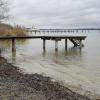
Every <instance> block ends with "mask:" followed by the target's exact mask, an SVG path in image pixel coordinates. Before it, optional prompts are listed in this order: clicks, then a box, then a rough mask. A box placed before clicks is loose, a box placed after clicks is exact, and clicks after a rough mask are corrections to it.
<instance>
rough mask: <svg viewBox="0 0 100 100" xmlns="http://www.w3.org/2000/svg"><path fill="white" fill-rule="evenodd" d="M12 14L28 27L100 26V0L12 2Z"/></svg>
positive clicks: (15, 0) (16, 20) (16, 21)
mask: <svg viewBox="0 0 100 100" xmlns="http://www.w3.org/2000/svg"><path fill="white" fill-rule="evenodd" d="M10 14H11V15H12V16H14V19H11V20H10V22H11V23H18V24H22V25H26V26H31V25H34V24H35V25H36V26H37V27H39V26H40V27H46V26H47V27H66V26H69V25H77V26H78V25H84V26H85V25H89V26H99V25H100V20H99V19H100V0H12V6H11V11H10Z"/></svg>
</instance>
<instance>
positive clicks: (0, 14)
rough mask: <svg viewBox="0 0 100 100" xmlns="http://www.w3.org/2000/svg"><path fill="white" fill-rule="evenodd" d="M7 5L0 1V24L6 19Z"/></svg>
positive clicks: (4, 1)
mask: <svg viewBox="0 0 100 100" xmlns="http://www.w3.org/2000/svg"><path fill="white" fill-rule="evenodd" d="M7 13H8V3H7V1H6V0H0V22H1V21H3V20H5V19H8V14H7Z"/></svg>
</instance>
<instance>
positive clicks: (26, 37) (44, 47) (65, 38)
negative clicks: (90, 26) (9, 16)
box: [0, 35, 86, 52]
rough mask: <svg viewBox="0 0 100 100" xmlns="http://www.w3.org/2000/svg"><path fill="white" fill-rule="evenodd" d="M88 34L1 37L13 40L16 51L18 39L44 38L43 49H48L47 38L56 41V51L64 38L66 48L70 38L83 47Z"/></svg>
mask: <svg viewBox="0 0 100 100" xmlns="http://www.w3.org/2000/svg"><path fill="white" fill-rule="evenodd" d="M85 38H86V36H66V35H65V36H62V35H61V36H60V35H57V36H20V37H18V36H13V37H0V40H3V39H4V40H8V39H9V40H12V52H13V51H16V39H42V40H43V51H45V50H46V40H53V41H55V51H58V42H59V41H61V40H62V39H64V40H65V50H67V47H68V42H67V41H68V40H70V41H71V42H72V43H73V44H74V46H75V47H76V46H80V47H82V45H83V44H82V40H85Z"/></svg>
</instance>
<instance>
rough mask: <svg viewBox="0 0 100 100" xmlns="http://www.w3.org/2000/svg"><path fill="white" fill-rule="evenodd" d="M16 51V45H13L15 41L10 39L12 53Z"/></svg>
mask: <svg viewBox="0 0 100 100" xmlns="http://www.w3.org/2000/svg"><path fill="white" fill-rule="evenodd" d="M15 51H16V43H15V39H12V52H15Z"/></svg>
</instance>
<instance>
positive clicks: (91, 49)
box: [0, 31, 100, 95]
mask: <svg viewBox="0 0 100 100" xmlns="http://www.w3.org/2000/svg"><path fill="white" fill-rule="evenodd" d="M79 33H81V35H87V36H88V37H87V39H86V40H85V41H84V44H85V47H84V48H82V49H80V48H74V47H73V44H71V42H70V41H68V51H67V52H65V48H64V40H62V41H60V42H59V51H58V52H55V42H54V41H47V42H46V52H43V50H42V40H40V39H37V40H35V39H33V40H27V41H20V42H19V41H17V46H16V48H17V50H16V53H13V54H12V52H11V41H9V42H8V41H4V42H2V41H1V42H0V47H1V51H2V52H1V55H2V56H4V57H6V58H7V59H8V60H9V62H13V63H14V64H16V65H17V66H19V67H20V68H21V69H23V70H24V71H25V72H28V73H42V74H45V75H48V76H50V77H52V78H53V79H56V80H59V81H63V83H64V84H65V85H67V86H69V87H70V88H72V89H73V90H75V91H81V92H82V93H83V92H84V91H85V92H84V93H89V92H92V93H93V94H94V93H96V94H99V95H100V32H97V31H89V32H84V33H82V32H79ZM79 33H63V34H64V35H70V34H71V35H75V34H79ZM38 34H39V35H40V33H37V35H38ZM42 34H43V33H41V35H42ZM50 34H53V35H55V34H58V33H45V35H50ZM59 34H60V33H59ZM61 34H62V33H61ZM61 34H60V35H61ZM33 35H35V34H34V33H33Z"/></svg>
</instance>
